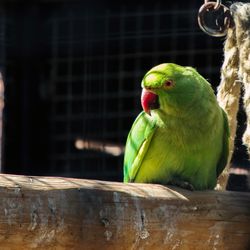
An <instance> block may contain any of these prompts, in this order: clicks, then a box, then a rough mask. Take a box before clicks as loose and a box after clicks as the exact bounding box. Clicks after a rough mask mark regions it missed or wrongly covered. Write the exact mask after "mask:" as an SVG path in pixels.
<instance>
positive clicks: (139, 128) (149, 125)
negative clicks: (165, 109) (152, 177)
mask: <svg viewBox="0 0 250 250" xmlns="http://www.w3.org/2000/svg"><path fill="white" fill-rule="evenodd" d="M154 131H155V121H154V120H153V119H152V118H151V117H150V116H148V115H147V114H146V113H145V112H141V113H140V115H139V116H138V117H137V119H136V120H135V122H134V124H133V126H132V129H131V130H130V133H129V135H128V138H127V142H126V150H125V155H126V157H125V160H124V182H132V181H134V179H135V176H136V173H137V172H138V170H139V167H140V165H141V160H142V159H143V157H144V154H146V152H147V148H148V146H149V145H150V141H151V138H152V136H153V134H154Z"/></svg>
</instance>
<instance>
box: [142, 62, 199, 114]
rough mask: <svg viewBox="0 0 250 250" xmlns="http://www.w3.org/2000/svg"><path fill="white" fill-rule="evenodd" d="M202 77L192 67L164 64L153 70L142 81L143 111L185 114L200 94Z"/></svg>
mask: <svg viewBox="0 0 250 250" xmlns="http://www.w3.org/2000/svg"><path fill="white" fill-rule="evenodd" d="M199 80H201V76H200V75H199V74H198V72H197V71H196V70H195V69H193V68H191V67H182V66H179V65H177V64H173V63H164V64H160V65H158V66H156V67H154V68H152V69H151V70H150V71H149V72H147V74H146V75H145V76H144V78H143V80H142V88H143V90H142V95H141V104H142V107H143V110H144V111H145V112H146V113H148V114H151V110H156V111H164V112H167V113H171V114H173V113H181V112H185V110H186V109H187V107H188V106H190V105H191V103H193V102H194V99H195V96H196V95H197V93H198V92H199V89H200V87H201V86H200V83H199Z"/></svg>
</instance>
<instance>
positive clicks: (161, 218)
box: [0, 175, 250, 250]
mask: <svg viewBox="0 0 250 250" xmlns="http://www.w3.org/2000/svg"><path fill="white" fill-rule="evenodd" d="M0 196H1V203H0V221H1V223H0V246H1V250H7V249H11V250H15V249H18V250H21V249H25V250H26V249H76V250H80V249H84V250H85V249H86V250H88V249H97V250H98V249H112V250H114V249H119V250H120V249H126V250H128V249H131V250H132V249H135V250H136V249H150V250H152V249H157V250H158V249H192V250H195V249H197V250H198V249H199V250H200V249H203V250H204V249H205V250H206V249H209V250H210V249H217V250H218V249H234V250H235V249H237V250H240V249H242V250H247V249H250V193H239V192H220V191H203V192H202V191H199V192H196V191H195V192H191V191H187V190H182V189H177V188H174V189H170V188H168V187H165V186H161V185H153V184H123V183H117V182H104V181H94V180H80V179H70V178H60V177H58V178H55V177H28V176H14V175H0Z"/></svg>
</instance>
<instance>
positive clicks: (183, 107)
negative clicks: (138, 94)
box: [124, 64, 229, 190]
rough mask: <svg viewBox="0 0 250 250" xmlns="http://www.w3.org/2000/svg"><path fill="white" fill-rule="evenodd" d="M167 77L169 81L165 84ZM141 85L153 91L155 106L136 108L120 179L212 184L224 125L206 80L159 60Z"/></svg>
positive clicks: (224, 140)
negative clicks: (148, 109) (138, 113)
mask: <svg viewBox="0 0 250 250" xmlns="http://www.w3.org/2000/svg"><path fill="white" fill-rule="evenodd" d="M169 80H171V82H173V83H174V84H173V86H171V88H166V87H165V85H164V83H165V82H166V81H169ZM142 87H143V88H146V89H150V91H153V92H154V93H155V94H157V95H158V99H159V104H160V108H159V109H155V110H152V111H151V116H149V115H148V114H146V113H144V112H142V113H141V114H140V115H139V116H138V118H137V119H136V120H135V122H134V124H133V126H132V128H131V130H130V133H129V135H128V138H127V143H126V149H125V157H124V181H125V182H150V183H163V184H168V183H171V182H173V183H176V182H179V181H183V182H188V183H190V184H191V185H192V186H193V187H194V188H195V189H198V190H202V189H212V188H214V186H215V185H216V181H217V177H218V175H219V174H220V173H221V172H222V171H223V169H224V167H225V165H226V163H227V157H228V140H229V129H228V122H227V117H226V115H225V112H224V111H223V110H222V109H221V108H220V107H219V105H218V103H217V101H216V97H215V95H214V92H213V89H212V88H211V86H210V84H209V83H208V82H207V81H206V80H205V79H204V78H203V77H202V76H201V75H200V74H199V73H198V72H197V71H196V70H195V69H193V68H191V67H182V66H179V65H176V64H161V65H158V66H156V67H154V68H153V69H151V70H150V71H149V72H148V73H147V74H146V75H145V77H144V78H143V80H142Z"/></svg>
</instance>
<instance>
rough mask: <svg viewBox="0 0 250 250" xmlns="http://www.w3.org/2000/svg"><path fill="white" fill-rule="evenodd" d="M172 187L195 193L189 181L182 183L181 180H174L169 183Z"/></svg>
mask: <svg viewBox="0 0 250 250" xmlns="http://www.w3.org/2000/svg"><path fill="white" fill-rule="evenodd" d="M169 184H170V185H173V186H177V187H180V188H183V189H188V190H190V191H194V190H195V189H194V187H193V185H192V184H190V183H189V182H187V181H182V180H179V179H173V180H171V181H170V182H169Z"/></svg>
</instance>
